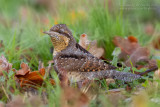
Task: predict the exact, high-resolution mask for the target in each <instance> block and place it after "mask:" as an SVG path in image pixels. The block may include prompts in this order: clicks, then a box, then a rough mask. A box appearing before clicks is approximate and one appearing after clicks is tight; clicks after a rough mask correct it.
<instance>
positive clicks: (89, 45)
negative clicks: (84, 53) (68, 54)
mask: <svg viewBox="0 0 160 107" xmlns="http://www.w3.org/2000/svg"><path fill="white" fill-rule="evenodd" d="M79 44H80V45H81V46H82V47H83V48H84V49H86V50H88V51H89V52H90V53H91V54H92V55H94V56H95V57H97V58H100V57H102V55H103V54H104V49H103V48H98V47H97V41H96V40H94V41H90V40H88V36H87V35H86V34H82V35H81V36H80V41H79Z"/></svg>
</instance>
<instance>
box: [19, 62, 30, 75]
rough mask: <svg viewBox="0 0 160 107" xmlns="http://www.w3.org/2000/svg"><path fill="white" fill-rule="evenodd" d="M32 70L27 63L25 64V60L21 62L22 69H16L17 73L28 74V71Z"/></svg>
mask: <svg viewBox="0 0 160 107" xmlns="http://www.w3.org/2000/svg"><path fill="white" fill-rule="evenodd" d="M29 72H30V69H29V67H28V65H27V64H25V63H24V62H22V63H21V69H20V70H18V71H16V75H17V76H18V75H26V74H27V73H29Z"/></svg>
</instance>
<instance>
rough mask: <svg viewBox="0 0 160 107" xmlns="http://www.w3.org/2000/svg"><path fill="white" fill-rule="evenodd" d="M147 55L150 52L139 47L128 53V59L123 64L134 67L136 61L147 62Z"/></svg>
mask: <svg viewBox="0 0 160 107" xmlns="http://www.w3.org/2000/svg"><path fill="white" fill-rule="evenodd" d="M149 55H150V53H149V50H148V49H147V48H142V47H139V48H138V49H136V50H135V51H134V52H133V53H132V54H131V55H130V57H129V59H128V60H127V61H126V62H125V64H126V65H127V66H129V67H132V65H133V66H134V67H135V66H136V63H137V62H140V61H142V62H148V61H149ZM131 63H132V65H131Z"/></svg>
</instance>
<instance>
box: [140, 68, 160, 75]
mask: <svg viewBox="0 0 160 107" xmlns="http://www.w3.org/2000/svg"><path fill="white" fill-rule="evenodd" d="M157 69H158V67H157V66H156V67H153V68H151V69H148V70H146V71H145V72H142V73H140V74H139V75H141V76H143V75H146V74H148V73H149V72H152V71H155V70H157Z"/></svg>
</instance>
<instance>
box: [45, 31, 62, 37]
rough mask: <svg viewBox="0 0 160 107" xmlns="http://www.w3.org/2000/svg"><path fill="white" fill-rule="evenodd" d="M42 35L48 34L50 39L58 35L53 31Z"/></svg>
mask: <svg viewBox="0 0 160 107" xmlns="http://www.w3.org/2000/svg"><path fill="white" fill-rule="evenodd" d="M43 33H45V34H48V35H49V36H50V37H57V35H59V33H57V32H54V31H45V32H43Z"/></svg>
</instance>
